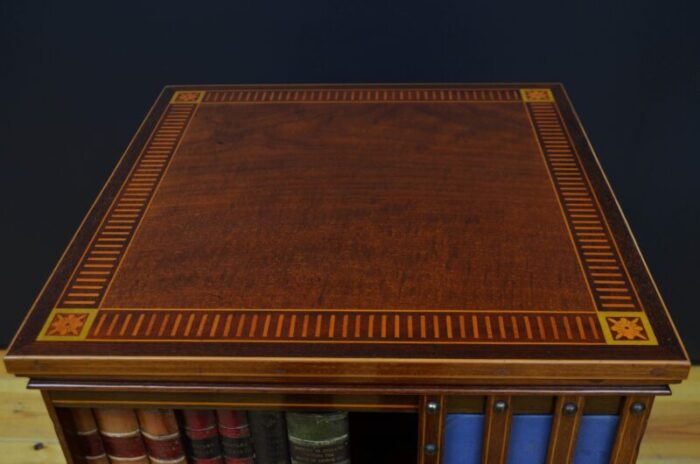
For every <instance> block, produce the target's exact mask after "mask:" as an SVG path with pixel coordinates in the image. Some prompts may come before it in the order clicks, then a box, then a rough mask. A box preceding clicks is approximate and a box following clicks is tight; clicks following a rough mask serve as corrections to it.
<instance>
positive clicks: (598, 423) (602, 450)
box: [573, 414, 619, 464]
mask: <svg viewBox="0 0 700 464" xmlns="http://www.w3.org/2000/svg"><path fill="white" fill-rule="evenodd" d="M618 422H619V418H618V416H613V415H602V414H601V415H588V416H587V415H584V416H583V417H581V424H580V425H579V429H578V439H577V440H576V450H575V451H574V461H573V462H574V464H607V463H608V462H609V461H610V453H611V452H612V448H613V444H614V442H615V434H616V433H617V423H618Z"/></svg>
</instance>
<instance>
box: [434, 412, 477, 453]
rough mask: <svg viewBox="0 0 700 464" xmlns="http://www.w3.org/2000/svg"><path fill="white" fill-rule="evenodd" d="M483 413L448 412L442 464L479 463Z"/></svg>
mask: <svg viewBox="0 0 700 464" xmlns="http://www.w3.org/2000/svg"><path fill="white" fill-rule="evenodd" d="M483 440H484V415H483V414H448V415H447V417H446V418H445V436H444V444H443V458H442V462H443V464H480V462H481V448H482V444H483Z"/></svg>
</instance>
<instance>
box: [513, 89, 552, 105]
mask: <svg viewBox="0 0 700 464" xmlns="http://www.w3.org/2000/svg"><path fill="white" fill-rule="evenodd" d="M520 94H521V95H522V97H523V101H524V102H528V103H538V102H553V101H554V96H553V95H552V91H551V90H549V89H520Z"/></svg>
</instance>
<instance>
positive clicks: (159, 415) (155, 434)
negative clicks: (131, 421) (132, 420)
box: [136, 409, 187, 464]
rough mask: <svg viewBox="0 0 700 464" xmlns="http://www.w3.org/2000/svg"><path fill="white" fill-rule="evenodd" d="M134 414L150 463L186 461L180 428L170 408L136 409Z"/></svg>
mask: <svg viewBox="0 0 700 464" xmlns="http://www.w3.org/2000/svg"><path fill="white" fill-rule="evenodd" d="M136 415H137V416H138V419H139V424H141V435H142V436H143V441H144V443H145V445H146V451H147V452H148V457H149V458H150V459H151V463H153V464H186V463H187V459H186V457H185V450H184V448H183V447H182V439H181V437H180V428H179V427H178V423H177V418H176V417H175V412H174V411H173V410H172V409H137V410H136Z"/></svg>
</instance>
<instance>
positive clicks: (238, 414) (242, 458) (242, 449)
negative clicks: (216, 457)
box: [216, 409, 253, 464]
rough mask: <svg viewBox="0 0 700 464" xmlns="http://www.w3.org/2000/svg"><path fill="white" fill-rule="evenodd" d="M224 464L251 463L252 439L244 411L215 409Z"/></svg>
mask: <svg viewBox="0 0 700 464" xmlns="http://www.w3.org/2000/svg"><path fill="white" fill-rule="evenodd" d="M216 417H217V419H218V421H219V435H220V436H221V447H222V448H223V455H224V462H225V464H253V441H252V439H251V437H250V426H249V424H248V416H247V415H246V412H245V411H236V410H233V409H217V411H216Z"/></svg>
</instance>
